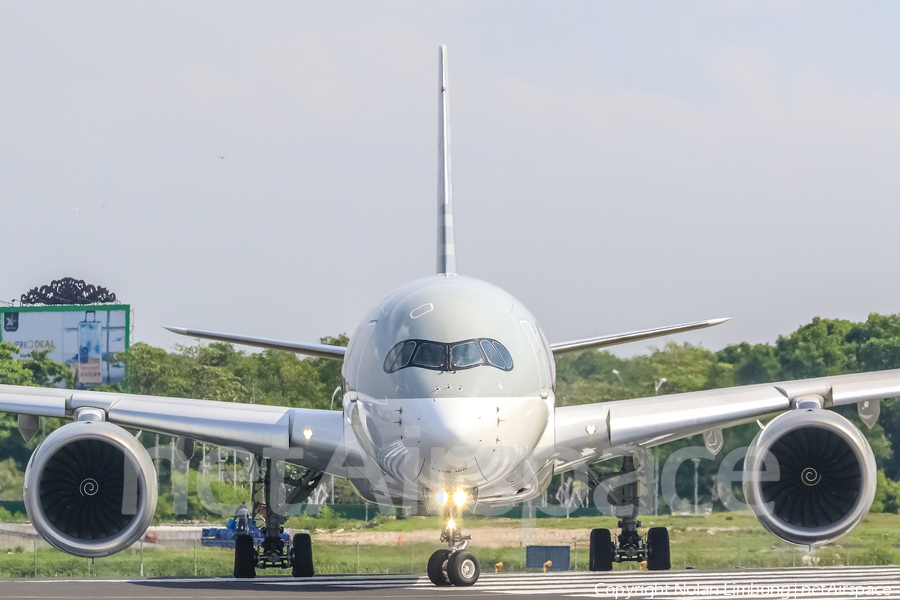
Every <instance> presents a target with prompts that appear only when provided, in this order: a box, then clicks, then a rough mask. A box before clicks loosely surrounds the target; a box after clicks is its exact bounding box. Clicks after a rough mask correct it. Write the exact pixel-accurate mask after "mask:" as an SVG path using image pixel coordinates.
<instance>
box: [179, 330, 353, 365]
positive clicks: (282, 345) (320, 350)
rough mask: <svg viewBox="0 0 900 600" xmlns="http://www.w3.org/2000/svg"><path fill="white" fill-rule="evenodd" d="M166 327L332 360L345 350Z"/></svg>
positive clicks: (198, 336) (201, 335)
mask: <svg viewBox="0 0 900 600" xmlns="http://www.w3.org/2000/svg"><path fill="white" fill-rule="evenodd" d="M166 329H168V330H169V331H171V332H172V333H177V334H178V335H186V336H188V337H192V338H202V339H204V340H213V341H216V342H226V343H229V344H242V345H244V346H253V347H256V348H271V349H273V350H287V351H288V352H295V353H297V354H304V355H307V356H317V357H319V358H331V359H333V360H344V353H345V352H346V351H347V349H346V348H344V347H343V346H329V345H328V344H301V343H300V342H286V341H283V340H270V339H266V338H257V337H250V336H246V335H234V334H232V333H216V332H215V331H199V330H196V329H185V328H183V327H166Z"/></svg>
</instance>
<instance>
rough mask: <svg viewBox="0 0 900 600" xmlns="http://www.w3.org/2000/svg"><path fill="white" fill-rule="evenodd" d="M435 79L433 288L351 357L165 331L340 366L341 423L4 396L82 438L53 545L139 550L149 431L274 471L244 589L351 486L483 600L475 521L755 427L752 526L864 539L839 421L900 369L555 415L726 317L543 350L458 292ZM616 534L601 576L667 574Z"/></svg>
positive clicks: (627, 534)
mask: <svg viewBox="0 0 900 600" xmlns="http://www.w3.org/2000/svg"><path fill="white" fill-rule="evenodd" d="M439 64H440V85H439V90H440V91H439V99H440V102H439V111H440V116H439V142H438V148H439V169H438V175H439V185H438V207H437V208H438V227H437V231H438V236H437V273H436V274H434V275H431V276H428V277H424V278H422V279H418V280H415V281H412V282H411V283H408V284H407V285H404V286H403V287H401V288H400V289H398V290H396V291H394V292H393V293H391V294H390V295H388V296H387V297H386V298H385V299H384V300H383V301H382V302H380V303H378V305H376V306H375V307H374V308H373V309H372V310H371V311H370V312H369V313H368V314H367V315H366V316H365V317H364V318H363V319H362V321H361V322H360V325H359V327H358V328H357V329H356V331H355V332H354V333H353V335H352V336H351V338H350V344H349V346H348V347H347V348H346V349H345V348H341V347H334V346H327V345H321V344H301V343H292V342H282V341H276V340H266V339H259V338H252V337H244V336H239V335H228V334H217V333H212V332H205V331H194V330H187V329H176V328H171V329H172V331H174V332H176V333H180V334H184V335H188V336H192V337H196V338H204V339H210V340H220V341H224V342H233V343H237V344H244V345H250V346H257V347H262V348H277V349H282V350H289V351H291V352H296V353H299V354H304V355H309V356H317V357H324V358H330V359H334V360H342V361H343V367H342V374H343V380H344V383H343V389H342V391H343V410H340V411H337V410H312V409H303V408H282V407H276V406H260V405H249V404H241V403H232V402H213V401H207V400H191V399H181V398H161V397H150V396H137V395H129V394H119V393H99V392H90V391H75V390H57V389H43V388H33V387H19V386H7V385H5V386H0V411H6V412H11V413H18V415H19V427H20V430H21V431H22V434H23V435H24V436H25V437H26V438H28V439H30V438H31V437H33V436H34V435H35V433H36V432H37V431H38V429H39V427H38V423H39V418H40V417H42V416H44V417H60V418H66V419H70V420H72V421H73V422H72V423H69V424H66V425H64V426H63V427H61V428H59V429H57V430H56V431H55V432H53V433H52V434H50V435H49V436H47V438H46V439H45V440H44V441H43V442H42V443H41V444H40V445H39V446H38V448H37V449H36V450H35V452H34V454H33V455H32V458H31V460H30V462H29V465H28V469H27V472H26V477H25V490H24V493H25V502H26V507H27V510H28V513H29V516H30V517H31V519H32V522H33V523H34V526H35V528H36V529H37V531H38V532H39V533H40V534H41V535H42V536H43V537H44V539H46V540H47V541H48V542H49V543H50V544H52V545H53V546H55V547H56V548H58V549H60V550H62V551H64V552H68V553H70V554H74V555H77V556H83V557H99V556H106V555H109V554H112V553H114V552H118V551H121V550H123V549H125V548H127V547H128V546H130V545H131V544H132V543H134V542H135V541H136V540H138V539H139V538H140V537H141V536H142V535H143V533H144V531H145V530H146V528H147V527H148V525H149V524H150V521H151V518H152V516H153V513H154V510H155V507H156V494H157V488H156V474H155V473H154V467H153V464H152V461H151V459H150V457H149V455H148V453H147V451H146V450H145V449H144V448H143V446H142V445H141V444H140V442H139V441H138V440H137V439H136V437H135V435H134V434H133V433H132V432H134V431H136V430H139V431H141V432H144V431H150V432H157V433H162V434H166V435H170V436H176V437H178V438H179V439H180V447H186V446H190V445H191V444H192V443H193V440H197V441H203V442H211V443H214V444H220V445H224V446H231V447H238V448H242V449H244V450H246V451H248V452H251V453H252V454H253V455H255V456H257V457H259V458H260V460H263V461H264V466H265V469H264V475H263V476H262V478H263V480H264V481H265V483H266V484H267V485H266V504H267V506H268V510H267V511H266V514H267V517H266V518H267V523H266V540H265V541H264V542H263V543H262V545H261V546H260V547H259V548H256V547H254V544H253V541H252V538H250V537H249V536H246V535H242V536H238V538H237V540H236V550H235V575H236V576H238V577H252V576H254V575H255V572H256V569H257V568H266V567H273V566H278V567H290V568H291V569H292V572H293V574H294V575H295V576H309V575H312V573H313V561H312V550H311V545H310V539H309V536H308V535H304V534H298V535H297V536H295V539H294V540H292V541H291V542H289V543H286V544H285V543H282V541H281V539H280V537H279V527H280V526H281V525H282V522H283V518H282V517H281V516H280V514H279V513H282V514H283V513H284V512H285V511H284V510H283V507H284V505H285V501H286V502H287V503H289V504H290V503H296V502H298V501H300V500H302V499H304V498H305V497H307V496H308V494H309V492H310V491H311V490H312V489H313V488H314V487H315V486H316V485H317V484H318V482H319V480H320V478H321V476H322V474H323V473H328V474H332V475H335V476H339V477H347V478H349V479H350V480H351V481H353V482H354V484H355V485H356V486H357V487H358V489H359V490H360V492H361V493H362V494H363V495H364V496H365V497H367V498H369V499H370V500H373V501H378V502H381V503H384V504H392V503H398V502H406V503H410V502H412V503H415V504H417V505H418V506H420V507H424V508H426V509H428V510H439V511H440V513H441V515H442V516H443V518H445V519H446V526H445V527H444V529H443V531H442V532H441V540H442V541H444V542H447V548H446V549H443V550H439V551H437V552H436V553H435V554H434V555H433V556H432V557H431V559H430V560H429V562H428V575H429V577H430V578H431V580H432V581H433V582H434V583H435V585H451V584H452V585H460V586H464V585H471V584H473V583H474V582H475V581H476V580H477V579H478V575H479V564H478V561H477V559H476V558H475V557H474V555H473V554H472V553H471V552H469V551H468V550H466V545H467V543H468V538H469V536H464V535H463V534H462V532H461V531H460V527H459V525H460V524H461V517H460V515H461V513H462V509H463V508H466V507H469V508H471V507H473V506H475V505H482V504H483V505H502V504H512V503H516V502H521V501H524V500H528V499H530V498H534V497H535V496H537V495H539V494H541V493H542V491H543V490H545V489H546V488H547V486H548V484H549V482H550V479H551V478H552V477H553V476H554V475H556V474H559V473H564V472H567V471H571V470H573V469H576V468H579V467H584V466H585V465H588V464H591V463H594V462H597V461H600V460H604V459H607V458H610V457H612V456H620V457H621V456H623V450H622V449H624V454H625V458H624V459H623V466H622V472H625V473H627V472H631V471H633V470H634V469H635V465H634V459H633V457H632V456H630V455H628V451H629V449H639V448H642V447H643V448H646V447H651V446H655V445H659V444H662V443H665V442H669V441H672V440H676V439H680V438H684V437H686V436H691V435H695V434H700V433H704V434H705V439H706V441H707V447H708V448H710V450H712V451H714V452H715V451H718V450H719V449H720V448H721V439H722V431H721V429H722V428H726V427H731V426H734V425H737V424H741V423H747V422H754V421H757V420H760V419H762V420H769V419H773V420H771V422H769V423H768V425H766V426H765V428H764V429H762V430H761V431H760V433H759V434H758V435H757V437H756V439H755V440H754V442H753V445H752V446H751V449H750V451H749V454H748V457H747V460H746V461H745V470H744V482H743V483H744V490H745V495H746V498H747V500H748V501H749V503H750V505H751V507H752V508H753V510H754V513H755V514H756V515H757V517H758V518H759V520H760V522H761V523H762V524H763V525H764V526H765V527H766V529H768V530H769V531H770V532H772V533H773V534H775V535H776V536H779V537H780V538H782V539H784V540H787V541H789V542H792V543H796V544H816V543H825V542H829V541H832V540H834V539H836V538H837V537H839V536H841V535H843V534H845V533H847V532H848V531H849V530H850V529H852V528H853V527H854V526H855V525H856V524H857V523H858V522H859V521H860V519H861V518H862V517H863V516H864V515H865V514H866V512H867V511H868V509H869V506H870V505H871V503H872V500H873V497H874V491H875V460H874V457H873V454H872V451H871V449H870V448H869V445H868V443H867V442H866V440H865V438H864V437H863V435H862V433H861V432H860V431H859V430H858V429H857V428H856V427H854V426H853V425H852V424H851V423H850V422H849V421H847V420H846V419H844V418H843V417H841V416H839V415H837V414H836V413H834V412H832V411H830V410H828V409H829V408H832V407H836V406H841V405H845V404H850V403H856V404H858V405H859V407H860V414H861V416H862V417H863V420H864V421H866V422H867V424H868V425H869V426H871V425H872V424H874V421H875V419H877V417H878V407H879V405H878V401H879V399H883V398H889V397H893V396H898V395H900V370H896V371H882V372H877V373H862V374H858V375H846V376H839V377H824V378H819V379H808V380H802V381H789V382H784V383H774V384H762V385H753V386H746V387H738V388H729V389H723V390H710V391H702V392H693V393H687V394H673V395H668V396H654V397H650V398H639V399H635V400H623V401H618V402H606V403H598V404H587V405H581V406H565V407H557V406H556V405H555V397H554V389H555V383H556V373H555V367H554V357H555V356H556V355H557V354H561V353H564V352H573V351H579V350H586V349H591V348H602V347H608V346H613V345H615V344H623V343H626V342H633V341H638V340H645V339H649V338H653V337H657V336H663V335H670V334H674V333H679V332H684V331H690V330H693V329H699V328H702V327H709V326H711V325H716V324H719V323H721V322H723V321H725V319H714V320H708V321H697V322H693V323H687V324H684V325H677V326H673V327H663V328H659V329H648V330H645V331H637V332H632V333H626V334H621V335H611V336H606V337H599V338H592V339H584V340H578V341H571V342H564V343H550V342H549V341H548V340H547V338H546V336H545V335H544V332H543V331H542V330H541V328H540V326H539V325H538V323H537V321H536V320H535V318H534V316H533V315H532V314H531V313H530V312H529V311H528V310H527V309H526V308H525V306H523V305H522V303H521V302H519V301H518V300H516V299H515V298H513V297H512V296H510V295H509V294H508V293H506V292H504V291H503V290H501V289H499V288H498V287H496V286H493V285H491V284H489V283H485V282H483V281H479V280H477V279H472V278H469V277H465V276H462V275H459V274H457V272H456V247H455V244H454V231H453V230H454V222H453V210H452V208H453V205H452V202H451V186H450V151H449V150H450V137H449V127H448V113H447V111H448V91H447V89H448V88H447V66H446V64H447V63H446V48H444V47H441V48H440V52H439ZM126 428H127V429H126ZM188 453H190V452H188ZM280 460H284V461H289V462H291V463H294V464H296V465H300V466H302V467H305V468H306V475H305V476H304V477H303V478H302V479H301V480H297V481H290V482H289V483H292V484H294V485H295V487H294V492H293V493H290V494H288V497H287V498H283V497H281V498H280V497H278V494H279V493H280V492H279V490H281V489H282V486H281V485H275V483H280V482H281V481H282V479H281V477H280V475H279V471H278V469H277V464H278V462H277V461H280ZM776 466H777V467H778V468H779V470H776V469H775V467H776ZM778 473H780V476H779V475H778ZM611 496H612V495H611ZM617 497H618V498H619V499H618V500H617V501H616V503H617V506H620V507H623V508H625V509H630V508H634V506H635V505H636V502H637V493H636V489H635V488H634V487H632V488H629V489H626V490H625V491H624V493H622V494H618V495H617ZM621 516H622V523H621V530H622V531H621V534H620V535H618V536H617V537H616V539H612V536H611V534H610V531H609V530H606V529H596V530H594V531H593V532H592V534H591V540H590V548H591V565H590V566H591V569H593V570H609V569H611V568H612V564H613V562H620V561H624V560H642V561H643V560H646V561H647V563H648V566H649V567H650V568H651V569H668V568H669V541H668V534H667V532H666V530H665V529H664V528H653V529H650V531H649V532H648V533H647V534H646V535H644V536H642V535H640V534H639V533H638V525H639V523H638V522H637V521H636V511H634V510H624V511H622V512H621Z"/></svg>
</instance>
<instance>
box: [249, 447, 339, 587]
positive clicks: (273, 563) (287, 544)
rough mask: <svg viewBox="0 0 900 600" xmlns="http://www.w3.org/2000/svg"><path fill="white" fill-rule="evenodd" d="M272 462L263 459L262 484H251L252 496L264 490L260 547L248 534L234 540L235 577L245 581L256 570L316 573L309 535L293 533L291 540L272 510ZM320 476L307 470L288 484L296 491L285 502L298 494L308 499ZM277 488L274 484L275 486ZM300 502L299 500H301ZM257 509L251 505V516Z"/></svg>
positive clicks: (281, 519)
mask: <svg viewBox="0 0 900 600" xmlns="http://www.w3.org/2000/svg"><path fill="white" fill-rule="evenodd" d="M274 468H275V461H274V460H272V459H271V458H268V459H266V472H265V475H264V476H263V479H262V480H261V481H256V482H254V484H253V485H254V487H253V492H254V493H253V497H254V498H255V497H256V492H257V489H258V486H260V485H261V486H262V487H264V489H265V500H266V501H265V521H266V525H265V537H264V538H263V541H262V543H261V544H260V545H259V548H257V547H256V545H255V543H254V539H253V536H252V535H250V534H249V533H239V534H238V535H236V536H235V537H234V576H235V577H238V578H241V579H247V578H252V577H256V569H268V568H279V569H287V568H290V569H291V575H293V576H294V577H312V576H313V575H314V574H315V570H314V569H313V558H312V540H311V539H310V537H309V534H308V533H298V534H295V535H294V537H293V539H291V538H290V536H289V535H288V534H286V533H285V532H284V527H283V525H284V516H283V515H279V514H278V513H277V512H276V511H275V508H274V506H275V503H273V502H272V473H273V472H274V471H273V469H274ZM321 476H322V473H321V472H318V471H310V472H308V473H307V474H306V476H305V477H303V478H302V479H300V480H298V481H293V480H291V481H288V483H293V484H294V485H295V491H294V493H293V494H292V495H291V498H289V499H288V501H289V502H290V501H291V500H293V501H294V502H296V501H297V500H296V497H297V496H298V493H299V494H304V493H305V495H306V496H309V493H310V492H311V491H312V490H313V489H314V488H315V486H316V485H317V484H318V482H319V479H321ZM276 485H277V484H276ZM301 500H302V499H301ZM258 508H259V506H258V504H257V503H256V502H255V501H254V502H253V515H252V516H256V512H257V510H258Z"/></svg>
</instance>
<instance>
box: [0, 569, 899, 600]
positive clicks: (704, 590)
mask: <svg viewBox="0 0 900 600" xmlns="http://www.w3.org/2000/svg"><path fill="white" fill-rule="evenodd" d="M299 594H302V596H303V597H304V598H336V597H346V598H370V597H376V598H439V597H459V596H466V597H487V596H496V595H498V594H501V595H504V596H507V597H513V598H515V597H521V598H526V597H529V598H530V597H541V598H543V597H551V598H553V597H584V598H627V599H629V600H631V599H641V598H654V599H655V598H679V599H692V598H716V597H718V598H746V599H751V598H785V599H787V598H798V599H801V598H802V599H810V600H816V599H825V598H828V599H834V598H858V599H860V600H875V599H881V598H900V567H897V566H883V567H823V568H796V569H732V570H727V571H691V570H687V571H668V572H637V571H625V572H615V573H586V572H579V573H573V572H557V573H529V574H508V575H506V574H500V575H495V574H484V575H482V576H481V579H479V581H478V583H476V584H475V585H474V586H473V587H470V588H456V587H446V588H436V587H434V586H432V585H431V583H430V582H429V581H428V579H427V578H424V577H417V576H413V575H408V576H407V575H393V576H392V575H383V576H365V575H364V576H357V575H352V576H351V575H346V576H341V575H326V576H316V577H313V578H310V579H293V578H290V577H259V578H257V579H252V580H234V579H217V578H191V579H115V580H113V579H35V580H31V579H6V580H0V597H2V598H11V599H23V600H24V599H29V600H42V599H47V600H50V599H54V600H55V599H63V598H67V599H73V600H82V599H84V600H87V599H90V600H113V599H116V600H117V599H125V598H129V599H135V600H157V599H159V600H162V599H179V600H181V599H194V598H197V599H200V598H247V597H250V596H262V597H266V598H283V597H295V596H297V595H299Z"/></svg>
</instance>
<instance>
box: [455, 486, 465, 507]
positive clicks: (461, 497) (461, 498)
mask: <svg viewBox="0 0 900 600" xmlns="http://www.w3.org/2000/svg"><path fill="white" fill-rule="evenodd" d="M466 500H468V496H466V493H465V492H464V491H462V490H461V489H460V488H456V493H455V494H453V501H454V502H456V505H457V506H462V505H463V504H465V503H466Z"/></svg>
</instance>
